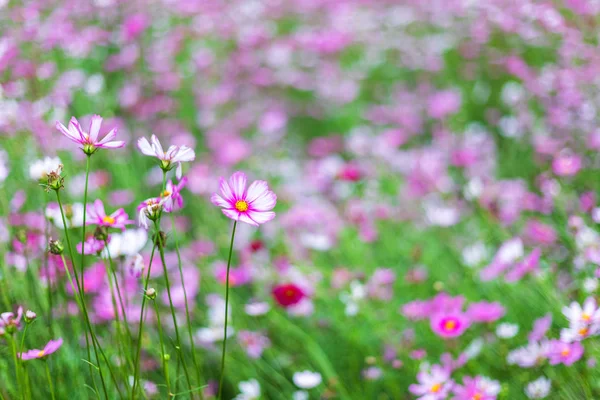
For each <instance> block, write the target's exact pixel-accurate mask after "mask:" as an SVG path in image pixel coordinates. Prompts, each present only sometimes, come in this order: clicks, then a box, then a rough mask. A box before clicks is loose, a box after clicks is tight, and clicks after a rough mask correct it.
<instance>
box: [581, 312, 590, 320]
mask: <svg viewBox="0 0 600 400" xmlns="http://www.w3.org/2000/svg"><path fill="white" fill-rule="evenodd" d="M581 319H582V320H584V321H585V322H590V320H591V319H592V316H591V315H590V314H588V313H583V314H582V315H581Z"/></svg>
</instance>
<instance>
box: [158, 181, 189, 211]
mask: <svg viewBox="0 0 600 400" xmlns="http://www.w3.org/2000/svg"><path fill="white" fill-rule="evenodd" d="M186 184H187V177H184V178H183V179H181V180H180V181H179V183H178V184H177V185H174V184H173V181H171V180H169V181H168V182H167V186H166V188H165V190H164V192H162V193H161V194H160V197H161V199H162V202H163V205H164V208H165V211H166V212H173V210H174V209H175V206H177V208H181V207H183V197H181V189H183V188H184V187H185V185H186Z"/></svg>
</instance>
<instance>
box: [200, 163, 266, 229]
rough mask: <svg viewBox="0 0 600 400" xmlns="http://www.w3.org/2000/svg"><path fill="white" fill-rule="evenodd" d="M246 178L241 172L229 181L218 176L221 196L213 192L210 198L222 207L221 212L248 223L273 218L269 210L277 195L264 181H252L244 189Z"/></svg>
mask: <svg viewBox="0 0 600 400" xmlns="http://www.w3.org/2000/svg"><path fill="white" fill-rule="evenodd" d="M246 183H247V178H246V174H244V173H243V172H240V171H238V172H236V173H234V174H233V175H231V178H229V183H228V182H227V181H226V180H225V179H223V178H220V181H219V188H220V190H221V194H222V195H223V197H221V196H219V195H218V194H216V193H215V194H213V195H212V197H211V198H210V200H211V201H212V203H213V204H214V205H216V206H219V207H222V208H223V210H222V211H223V214H225V215H226V216H227V217H229V218H231V219H233V220H235V221H242V222H245V223H247V224H250V225H254V226H259V225H260V224H264V223H265V222H268V221H270V220H272V219H273V218H275V213H274V212H272V211H270V210H272V209H273V207H275V204H276V203H277V196H276V195H275V193H273V192H272V191H270V190H269V186H268V185H267V182H265V181H254V182H252V184H251V185H250V186H249V187H248V188H247V189H246Z"/></svg>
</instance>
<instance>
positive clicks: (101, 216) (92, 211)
mask: <svg viewBox="0 0 600 400" xmlns="http://www.w3.org/2000/svg"><path fill="white" fill-rule="evenodd" d="M87 213H88V218H89V219H88V221H87V223H86V225H98V226H106V227H107V228H117V229H121V230H124V229H125V225H129V224H132V223H133V221H131V220H130V219H129V217H128V216H127V213H126V212H125V210H124V209H122V208H119V209H118V210H117V211H115V212H114V213H112V214H110V215H107V214H106V211H105V210H104V204H103V203H102V200H100V199H98V200H96V201H94V204H89V205H88V207H87Z"/></svg>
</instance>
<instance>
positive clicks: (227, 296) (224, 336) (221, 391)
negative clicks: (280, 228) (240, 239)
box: [218, 221, 237, 400]
mask: <svg viewBox="0 0 600 400" xmlns="http://www.w3.org/2000/svg"><path fill="white" fill-rule="evenodd" d="M236 226H237V221H235V222H234V223H233V230H232V232H231V243H230V244H229V259H228V260H227V279H226V281H225V327H224V328H223V353H222V354H221V377H220V378H219V397H218V399H219V400H221V395H222V393H223V378H224V377H225V352H226V350H227V320H228V319H229V318H227V316H228V315H227V312H228V311H229V268H230V267H231V255H232V253H233V239H234V238H235V228H236Z"/></svg>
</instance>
